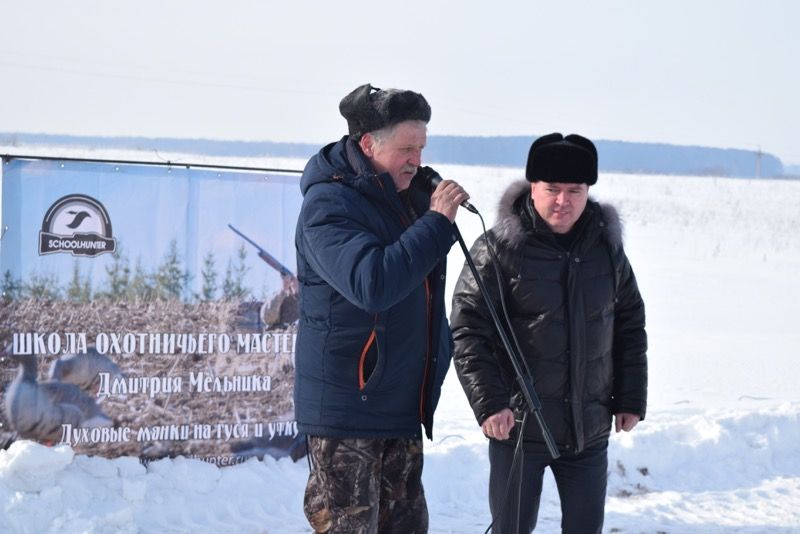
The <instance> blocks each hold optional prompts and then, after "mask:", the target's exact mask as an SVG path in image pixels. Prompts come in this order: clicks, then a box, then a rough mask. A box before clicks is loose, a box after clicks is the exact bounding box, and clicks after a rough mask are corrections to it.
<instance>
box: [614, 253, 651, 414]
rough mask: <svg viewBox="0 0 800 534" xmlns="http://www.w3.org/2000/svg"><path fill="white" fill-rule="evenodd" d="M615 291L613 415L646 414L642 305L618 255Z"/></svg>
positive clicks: (628, 270) (627, 265) (626, 263)
mask: <svg viewBox="0 0 800 534" xmlns="http://www.w3.org/2000/svg"><path fill="white" fill-rule="evenodd" d="M620 257H621V258H620V262H619V267H618V268H619V270H620V272H619V287H618V290H617V297H616V298H617V303H616V308H615V316H614V348H613V351H614V352H613V354H614V400H613V404H612V409H613V411H614V413H620V412H625V413H634V414H638V415H639V416H640V417H641V418H642V419H644V416H645V412H646V410H647V333H646V332H645V328H644V327H645V313H644V301H643V300H642V296H641V294H640V293H639V287H638V284H637V283H636V277H635V276H634V274H633V269H632V268H631V264H630V262H629V261H628V258H627V257H626V256H625V253H624V252H622V251H620Z"/></svg>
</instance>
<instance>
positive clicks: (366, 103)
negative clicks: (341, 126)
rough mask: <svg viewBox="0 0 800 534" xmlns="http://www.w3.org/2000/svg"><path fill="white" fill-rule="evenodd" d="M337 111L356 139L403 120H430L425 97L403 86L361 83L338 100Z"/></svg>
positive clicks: (429, 110) (429, 109)
mask: <svg viewBox="0 0 800 534" xmlns="http://www.w3.org/2000/svg"><path fill="white" fill-rule="evenodd" d="M339 112H340V113H341V114H342V116H343V117H344V118H345V119H347V128H348V131H349V133H350V136H351V137H353V138H355V139H360V138H361V136H362V135H364V134H365V133H367V132H374V131H375V130H380V129H381V128H386V127H387V126H392V125H394V124H397V123H399V122H403V121H413V120H420V121H423V122H426V123H427V122H428V121H430V120H431V107H430V106H429V105H428V101H427V100H425V97H424V96H422V95H421V94H419V93H415V92H414V91H407V90H403V89H379V88H377V87H373V86H372V85H370V84H368V83H365V84H364V85H361V86H359V87H356V88H355V89H354V90H353V91H352V92H351V93H350V94H348V95H347V96H346V97H344V98H343V99H342V101H341V102H339Z"/></svg>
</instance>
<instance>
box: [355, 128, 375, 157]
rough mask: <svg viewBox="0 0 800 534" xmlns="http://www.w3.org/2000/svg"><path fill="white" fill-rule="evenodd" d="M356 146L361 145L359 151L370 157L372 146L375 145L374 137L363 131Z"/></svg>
mask: <svg viewBox="0 0 800 534" xmlns="http://www.w3.org/2000/svg"><path fill="white" fill-rule="evenodd" d="M358 146H360V147H361V152H363V153H364V155H365V156H367V157H368V158H371V157H372V153H373V150H372V149H373V147H374V146H375V137H374V136H373V135H372V134H371V133H365V134H364V135H362V136H361V139H359V140H358Z"/></svg>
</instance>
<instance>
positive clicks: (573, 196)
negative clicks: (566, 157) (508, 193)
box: [531, 182, 589, 234]
mask: <svg viewBox="0 0 800 534" xmlns="http://www.w3.org/2000/svg"><path fill="white" fill-rule="evenodd" d="M531 198H532V199H533V207H534V208H536V212H537V213H538V214H539V216H540V217H541V218H542V219H544V220H545V222H546V223H547V225H548V226H549V227H550V229H551V230H552V231H553V232H554V233H556V234H566V233H567V232H569V231H570V230H571V229H572V227H573V226H574V225H575V222H576V221H577V220H578V218H579V217H580V216H581V214H582V213H583V210H584V209H586V201H587V200H588V199H589V186H588V185H586V184H562V183H549V182H533V183H532V184H531Z"/></svg>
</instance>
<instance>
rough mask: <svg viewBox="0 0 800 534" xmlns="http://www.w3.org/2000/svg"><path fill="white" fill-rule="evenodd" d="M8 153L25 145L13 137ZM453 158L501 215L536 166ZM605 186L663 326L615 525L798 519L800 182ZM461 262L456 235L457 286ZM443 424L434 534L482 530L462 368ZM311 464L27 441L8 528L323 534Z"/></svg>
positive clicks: (745, 524) (649, 529) (547, 515)
mask: <svg viewBox="0 0 800 534" xmlns="http://www.w3.org/2000/svg"><path fill="white" fill-rule="evenodd" d="M9 152H10V153H21V152H23V150H22V149H20V148H17V147H0V153H9ZM24 152H25V153H33V152H36V153H39V154H45V153H47V154H53V153H55V154H57V155H62V156H72V157H76V156H80V157H98V158H103V157H118V158H120V159H139V158H141V159H151V158H150V157H148V156H149V155H146V154H145V155H142V154H138V157H137V155H136V154H132V153H120V152H113V153H108V152H102V151H101V152H87V151H85V150H79V149H70V150H64V149H61V150H58V151H55V150H52V149H48V148H46V147H45V148H40V149H27V150H25V151H24ZM161 156H162V157H164V155H161ZM170 159H173V158H172V157H170ZM176 159H177V158H174V159H173V161H175V160H176ZM182 159H183V161H192V162H203V161H204V158H201V157H198V156H182ZM205 161H209V160H205ZM214 162H219V160H218V159H217V160H214ZM225 163H237V164H244V165H254V166H269V167H284V168H302V166H303V165H304V162H302V161H297V160H294V161H293V160H272V159H270V160H267V159H248V160H236V161H235V162H232V161H226V162H225ZM437 168H438V170H439V171H440V172H441V174H442V175H443V176H445V177H452V178H454V179H456V180H458V181H459V182H461V183H462V184H463V185H464V186H465V187H466V189H467V190H468V191H469V192H470V193H471V194H472V197H473V203H474V204H475V205H476V206H477V207H478V208H479V209H481V211H482V212H483V214H484V217H485V218H486V221H487V224H492V223H493V221H494V215H495V204H496V202H497V199H498V197H499V195H500V194H501V192H502V191H503V189H504V188H505V186H506V185H507V184H508V183H510V182H511V181H513V180H515V179H518V178H519V177H520V176H521V170H520V169H499V168H481V167H458V166H438V167H437ZM592 194H593V196H594V197H595V198H597V199H598V200H601V201H606V202H611V203H613V204H614V205H616V206H617V208H618V209H619V211H620V212H621V214H622V215H623V217H624V219H625V221H626V248H627V251H628V255H629V256H630V258H631V261H632V263H633V266H634V270H635V271H636V274H637V278H638V280H639V284H640V288H641V290H642V293H643V296H644V298H645V301H646V304H647V314H648V333H649V339H650V352H649V358H650V360H649V361H650V404H649V410H648V416H647V419H646V421H644V422H642V423H641V424H640V425H639V426H638V427H637V428H636V429H635V430H634V432H632V433H630V434H621V435H615V436H613V437H612V441H611V445H610V450H609V456H610V458H609V465H610V476H609V487H608V502H607V514H606V526H605V529H604V530H605V532H609V533H611V532H624V533H640V532H646V533H656V532H669V533H698V534H699V533H703V534H706V533H711V534H713V533H720V534H721V533H729V532H738V533H747V534H755V533H776V532H777V533H789V532H800V388H798V385H797V381H798V378H800V364H798V362H797V360H798V356H800V353H799V351H800V349H798V347H800V328H798V327H797V321H798V317H800V277H799V276H798V273H800V235H798V232H800V209H799V208H798V207H800V182H797V181H770V180H761V181H750V180H734V179H723V178H706V177H678V176H635V175H607V174H605V175H601V176H600V179H599V181H598V185H597V186H595V187H594V188H593V189H592ZM457 222H458V224H459V226H460V228H461V231H462V233H463V235H464V238H465V240H466V241H467V243H468V245H471V243H472V241H473V240H474V239H475V238H476V237H477V235H478V232H479V231H480V224H479V221H478V219H477V217H475V216H474V215H471V214H469V213H467V212H466V211H462V212H461V213H460V214H459V216H458V219H457ZM462 263H463V256H462V255H461V253H460V251H458V250H455V249H454V250H453V251H452V252H451V254H450V272H449V284H450V287H451V288H452V286H453V284H454V283H455V279H456V277H457V276H458V273H459V271H460V269H461V265H462ZM434 432H435V439H434V441H433V442H426V447H427V449H426V459H425V473H424V482H425V489H426V494H427V497H428V507H429V510H430V514H431V532H435V533H450V532H452V533H471V532H483V531H484V530H485V528H486V526H487V525H488V524H489V522H490V517H489V512H488V505H487V500H486V488H487V481H488V460H487V454H486V441H485V439H484V438H483V436H482V434H481V433H480V432H479V431H478V427H477V424H476V423H475V421H474V419H473V417H472V413H471V411H470V410H469V407H468V406H467V403H466V400H465V398H464V395H463V393H462V392H461V388H460V385H459V384H458V381H457V380H456V379H455V375H454V374H453V373H451V374H450V375H449V376H448V379H447V381H446V382H445V388H444V392H443V396H442V401H441V404H440V407H439V410H438V412H437V425H436V428H435V431H434ZM306 475H307V465H306V463H305V461H300V462H298V463H296V464H295V463H292V462H291V461H290V460H287V459H284V460H279V461H276V460H273V459H271V458H267V459H265V460H264V461H257V460H250V461H248V462H246V463H244V464H241V465H236V466H232V467H226V468H221V469H220V468H217V467H215V466H213V465H209V464H205V463H202V462H200V461H197V460H186V459H184V458H177V459H173V460H169V459H167V460H160V461H156V462H153V463H150V464H149V465H148V466H147V467H146V468H145V467H143V466H141V465H140V464H139V462H138V461H137V460H136V459H135V458H120V459H116V460H108V459H102V458H90V457H85V456H75V455H74V453H73V452H72V450H71V449H69V448H68V447H64V446H57V447H53V448H48V447H44V446H41V445H38V444H34V443H31V442H17V443H14V444H12V446H11V447H10V448H9V449H8V450H7V451H0V532H31V533H40V532H59V533H61V532H91V533H99V532H115V533H116V532H236V533H249V532H269V533H293V532H308V531H309V528H308V526H307V524H306V522H305V519H304V517H303V513H302V495H303V488H304V485H305V480H306ZM539 517H540V520H539V525H540V526H539V528H538V529H537V532H545V533H548V532H560V528H559V521H560V509H559V505H558V498H557V494H556V491H555V485H554V484H553V482H552V480H551V479H549V478H548V479H547V480H546V483H545V489H544V493H543V497H542V507H541V510H540V514H539Z"/></svg>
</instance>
